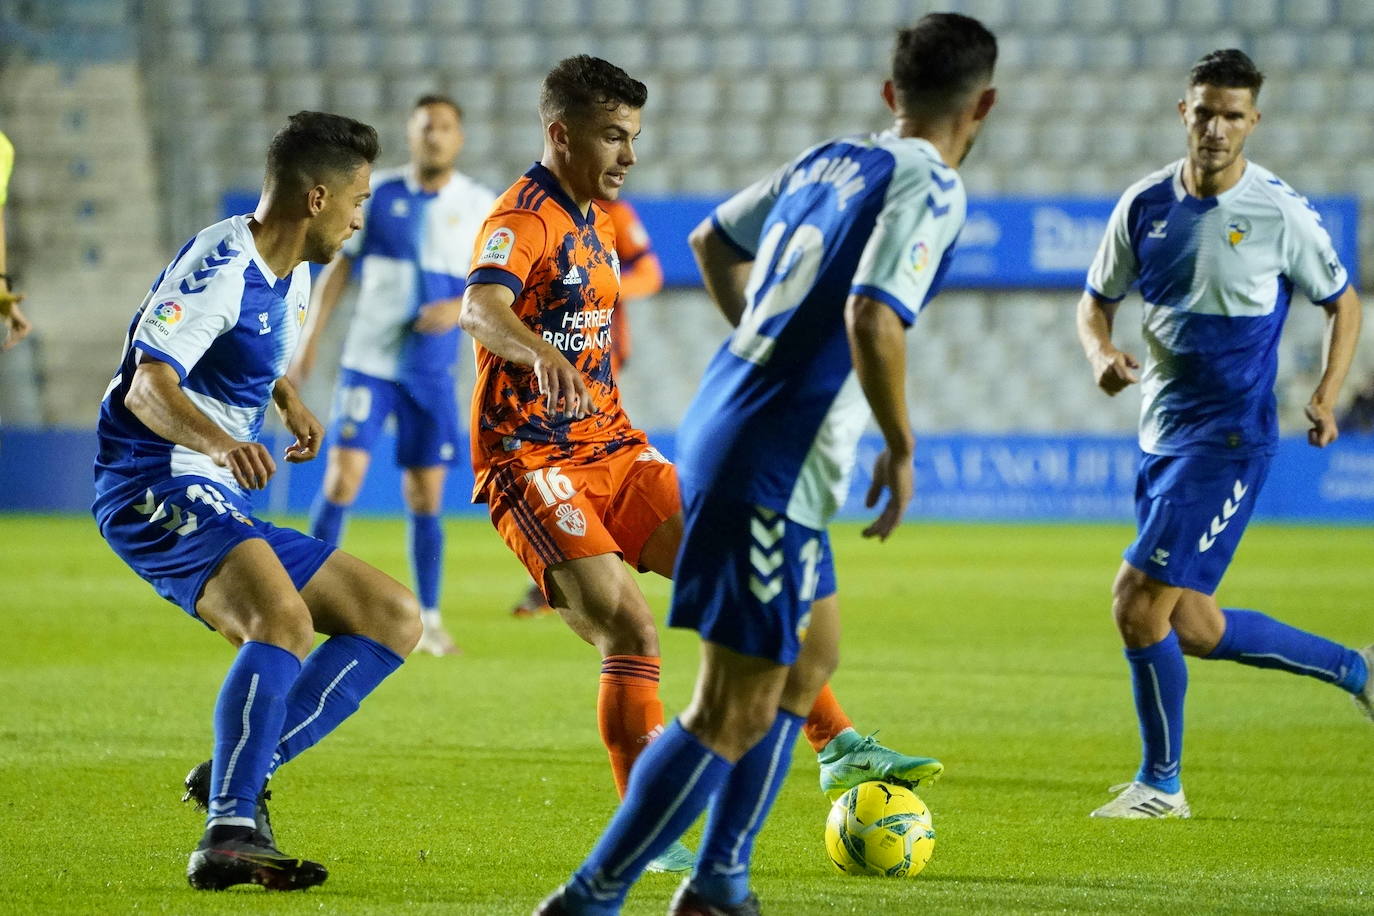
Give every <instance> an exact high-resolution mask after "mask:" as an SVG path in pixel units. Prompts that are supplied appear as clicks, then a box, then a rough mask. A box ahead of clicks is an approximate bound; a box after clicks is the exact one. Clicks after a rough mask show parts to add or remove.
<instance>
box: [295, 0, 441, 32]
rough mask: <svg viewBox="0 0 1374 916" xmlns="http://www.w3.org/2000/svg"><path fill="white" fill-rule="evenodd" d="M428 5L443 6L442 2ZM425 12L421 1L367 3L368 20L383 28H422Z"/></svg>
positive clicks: (381, 0) (373, 0)
mask: <svg viewBox="0 0 1374 916" xmlns="http://www.w3.org/2000/svg"><path fill="white" fill-rule="evenodd" d="M273 2H275V0H273ZM445 2H446V0H445ZM430 5H438V6H443V2H441V3H439V4H430ZM427 12H428V10H427V9H426V8H425V4H424V2H423V0H370V2H369V3H368V20H369V21H370V22H371V23H372V24H373V25H375V26H378V27H383V28H406V27H410V26H422V25H423V24H424V22H425V16H426V13H427Z"/></svg>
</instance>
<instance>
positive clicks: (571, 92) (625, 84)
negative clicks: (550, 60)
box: [539, 54, 649, 124]
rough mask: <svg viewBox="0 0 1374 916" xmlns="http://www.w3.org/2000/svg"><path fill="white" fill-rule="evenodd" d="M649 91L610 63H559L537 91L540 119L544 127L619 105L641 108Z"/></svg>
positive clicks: (585, 58) (585, 57)
mask: <svg viewBox="0 0 1374 916" xmlns="http://www.w3.org/2000/svg"><path fill="white" fill-rule="evenodd" d="M648 98H649V90H648V87H646V86H645V85H644V84H643V83H641V82H640V81H639V80H637V79H635V78H634V77H632V76H630V74H628V73H626V72H625V71H624V70H622V69H620V68H619V67H617V66H616V65H615V64H613V63H610V62H609V61H604V60H602V59H601V58H599V57H592V56H591V55H590V54H579V55H577V56H576V57H568V58H565V59H563V60H561V61H559V62H558V66H556V67H554V68H553V69H552V70H550V71H549V75H548V76H546V77H544V84H543V85H542V86H540V88H539V116H540V117H541V118H543V119H544V123H546V124H550V123H552V122H554V121H559V120H564V119H574V120H580V119H582V118H585V117H586V116H587V115H589V114H591V113H592V110H593V109H595V108H597V107H598V106H599V107H601V108H605V109H608V110H614V109H616V108H619V107H620V106H621V105H628V106H630V107H631V108H643V107H644V102H645V101H646V100H647V99H648Z"/></svg>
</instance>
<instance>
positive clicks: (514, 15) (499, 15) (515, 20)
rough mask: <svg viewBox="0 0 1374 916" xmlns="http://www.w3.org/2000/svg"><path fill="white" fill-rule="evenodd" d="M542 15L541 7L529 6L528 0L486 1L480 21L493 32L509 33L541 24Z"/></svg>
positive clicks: (483, 4)
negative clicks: (508, 31)
mask: <svg viewBox="0 0 1374 916" xmlns="http://www.w3.org/2000/svg"><path fill="white" fill-rule="evenodd" d="M551 5H552V4H551ZM541 13H542V8H541V6H540V5H537V4H536V5H531V4H528V3H527V2H526V0H484V2H483V3H482V18H481V19H480V20H479V21H480V22H481V24H482V26H483V27H484V28H486V29H489V30H491V31H493V32H497V31H507V30H510V29H519V28H522V27H529V26H531V25H534V24H537V23H539V22H540V20H541Z"/></svg>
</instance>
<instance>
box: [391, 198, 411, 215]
mask: <svg viewBox="0 0 1374 916" xmlns="http://www.w3.org/2000/svg"><path fill="white" fill-rule="evenodd" d="M391 215H392V216H409V215H410V203H409V202H408V201H407V200H406V199H405V198H404V197H398V198H396V199H395V200H393V201H392V202H391Z"/></svg>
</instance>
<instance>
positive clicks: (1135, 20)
mask: <svg viewBox="0 0 1374 916" xmlns="http://www.w3.org/2000/svg"><path fill="white" fill-rule="evenodd" d="M1084 2H1087V3H1089V4H1091V2H1092V0H1084ZM1118 16H1119V17H1120V18H1119V20H1118V21H1119V22H1121V23H1122V24H1125V25H1129V26H1131V27H1132V28H1133V29H1135V30H1136V31H1137V32H1139V33H1145V32H1152V31H1155V30H1157V29H1159V28H1162V27H1163V26H1165V25H1167V24H1168V23H1169V21H1170V19H1172V18H1173V10H1172V9H1171V8H1170V5H1169V0H1124V2H1123V3H1122V4H1121V6H1120V11H1119V13H1118Z"/></svg>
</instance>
